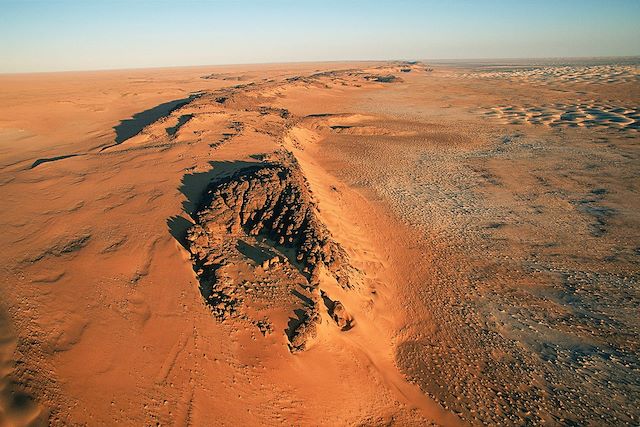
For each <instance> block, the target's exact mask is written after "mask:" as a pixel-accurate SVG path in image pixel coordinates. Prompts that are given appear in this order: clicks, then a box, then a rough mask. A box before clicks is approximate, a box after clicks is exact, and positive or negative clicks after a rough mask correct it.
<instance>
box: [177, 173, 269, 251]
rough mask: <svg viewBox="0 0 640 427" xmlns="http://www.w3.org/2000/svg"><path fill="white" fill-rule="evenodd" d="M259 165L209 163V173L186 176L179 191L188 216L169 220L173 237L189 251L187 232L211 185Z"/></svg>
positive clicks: (179, 216) (178, 216)
mask: <svg viewBox="0 0 640 427" xmlns="http://www.w3.org/2000/svg"><path fill="white" fill-rule="evenodd" d="M259 164H260V163H259V162H243V161H235V162H233V161H228V162H209V165H211V169H209V170H208V171H206V172H197V173H192V174H186V175H184V176H183V177H182V183H181V185H180V187H179V190H180V192H181V193H182V194H184V196H185V197H186V200H185V201H184V202H183V203H182V209H183V211H184V213H185V214H186V218H185V216H183V215H176V216H172V217H171V218H168V219H167V228H168V229H169V233H170V234H171V236H173V238H174V239H176V241H177V242H178V243H180V245H181V246H182V247H183V248H185V249H188V246H187V239H186V235H187V230H188V229H189V227H191V226H192V225H193V222H192V220H191V219H192V218H193V216H194V215H195V213H196V211H197V208H198V207H199V206H200V204H201V203H202V201H203V196H204V195H205V191H206V190H207V187H208V186H209V184H211V182H213V181H215V180H220V179H224V178H226V177H229V176H231V175H233V174H234V173H235V172H237V171H239V170H242V169H245V168H247V167H252V166H256V165H259Z"/></svg>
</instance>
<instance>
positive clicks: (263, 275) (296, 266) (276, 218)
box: [187, 156, 355, 352]
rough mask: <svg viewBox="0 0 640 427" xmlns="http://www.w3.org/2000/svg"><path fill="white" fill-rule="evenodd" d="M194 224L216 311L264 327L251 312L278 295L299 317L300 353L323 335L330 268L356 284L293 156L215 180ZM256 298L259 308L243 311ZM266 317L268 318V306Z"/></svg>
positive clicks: (193, 237) (208, 296)
mask: <svg viewBox="0 0 640 427" xmlns="http://www.w3.org/2000/svg"><path fill="white" fill-rule="evenodd" d="M194 221H195V224H194V225H193V226H192V227H191V228H190V229H189V230H188V232H187V241H188V248H189V251H190V252H191V254H192V258H193V261H194V270H195V271H196V273H197V274H198V277H199V280H200V286H201V292H202V295H203V297H204V298H205V301H206V303H207V304H208V305H209V306H210V307H211V310H212V312H213V314H214V315H215V316H216V317H218V318H219V319H221V320H224V319H226V318H228V317H230V316H233V315H238V316H240V317H242V318H245V319H246V320H250V321H252V322H253V323H255V324H256V325H258V323H259V322H263V323H264V319H257V318H256V319H253V318H251V317H252V315H248V314H243V313H245V312H246V313H249V312H250V313H254V314H253V315H254V316H255V312H256V310H255V307H256V306H260V303H259V301H257V300H259V299H260V298H262V299H263V300H264V302H265V305H266V301H267V300H271V302H270V305H271V306H272V307H273V301H274V300H275V301H276V305H277V304H281V305H282V308H283V309H288V310H291V311H293V312H294V314H296V316H297V318H296V317H292V318H290V322H289V324H288V325H287V327H286V331H285V332H286V335H287V338H288V339H289V348H290V349H291V351H292V352H295V351H299V350H303V349H305V348H306V347H307V344H308V341H309V340H311V339H313V338H315V337H316V336H317V331H316V329H317V327H318V325H319V324H320V323H321V320H322V319H321V316H320V308H319V307H321V306H322V304H320V301H321V300H320V289H319V287H320V283H321V274H322V270H324V271H325V272H326V273H328V275H329V276H331V277H333V278H334V279H335V281H336V282H337V283H338V284H339V285H340V286H341V287H342V288H344V289H349V288H352V287H353V284H352V281H351V278H352V276H353V273H354V272H355V270H354V269H353V267H351V266H350V264H349V259H348V256H347V254H346V252H345V251H344V249H343V248H342V247H341V246H340V245H339V244H338V243H337V242H336V241H335V240H333V238H332V236H331V233H330V232H329V230H328V229H327V227H326V226H325V225H324V223H323V222H322V221H321V220H320V219H319V217H318V208H317V206H316V204H315V203H314V201H313V197H312V195H311V192H310V190H309V187H308V184H307V182H306V179H305V177H304V175H303V174H302V172H301V170H300V168H299V167H298V165H297V163H296V162H295V159H293V158H291V157H286V156H285V158H284V159H283V160H278V161H274V162H263V163H257V164H256V165H254V166H249V167H245V168H243V169H240V170H239V171H237V172H235V173H234V174H232V175H231V176H229V177H226V178H223V179H221V180H218V181H216V182H213V183H211V184H210V185H209V187H208V188H207V190H206V192H205V194H204V197H203V200H202V203H201V204H200V207H199V209H198V210H197V212H196V213H195V214H194ZM276 294H278V295H280V297H278V296H277V295H276ZM292 295H293V298H292V297H291V296H292ZM248 299H251V300H253V302H252V303H251V304H250V305H251V308H250V309H247V310H243V304H244V303H245V302H247V301H248ZM287 301H289V303H287ZM248 305H249V304H247V306H248ZM263 314H264V315H265V316H266V317H268V316H269V314H268V310H265V311H264V313H263ZM328 314H329V317H328V318H330V317H331V316H332V315H334V314H335V313H328ZM339 325H340V327H341V328H342V326H344V325H342V324H340V323H339Z"/></svg>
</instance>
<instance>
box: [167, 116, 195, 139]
mask: <svg viewBox="0 0 640 427" xmlns="http://www.w3.org/2000/svg"><path fill="white" fill-rule="evenodd" d="M192 118H193V114H183V115H182V116H180V117H178V123H176V125H175V126H171V127H168V128H166V129H165V131H166V132H167V135H169V136H172V137H173V136H175V135H176V133H178V131H179V130H180V128H181V127H182V126H184V125H185V124H187V122H188V121H189V120H191V119H192Z"/></svg>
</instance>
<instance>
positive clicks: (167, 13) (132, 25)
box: [0, 0, 640, 72]
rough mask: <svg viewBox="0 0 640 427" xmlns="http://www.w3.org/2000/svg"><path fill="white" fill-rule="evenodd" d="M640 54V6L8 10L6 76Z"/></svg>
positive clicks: (585, 1)
mask: <svg viewBox="0 0 640 427" xmlns="http://www.w3.org/2000/svg"><path fill="white" fill-rule="evenodd" d="M639 54H640V0H626V1H625V0H607V1H605V0H599V1H595V0H580V1H578V0H552V1H550V0H537V1H528V0H485V1H481V0H475V1H474V0H457V1H456V0H450V1H444V0H440V1H430V0H423V1H419V0H395V1H392V0H384V1H383V0H380V1H375V0H369V1H365V0H343V1H338V0H325V1H323V0H313V1H305V0H270V1H269V0H264V1H260V0H235V1H234V0H226V1H223V0H209V1H207V0H180V1H178V0H174V1H169V0H129V1H125V0H48V1H41V0H0V72H19V71H49V70H82V69H109V68H133V67H153V66H178V65H206V64H236V63H260V62H285V61H315V60H345V59H353V60H360V59H437V58H451V59H453V58H523V57H558V56H621V55H639Z"/></svg>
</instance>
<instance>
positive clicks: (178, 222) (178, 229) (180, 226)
mask: <svg viewBox="0 0 640 427" xmlns="http://www.w3.org/2000/svg"><path fill="white" fill-rule="evenodd" d="M192 225H193V223H192V222H191V221H189V220H188V219H186V218H184V217H182V216H179V215H176V216H172V217H171V218H169V219H168V220H167V226H168V227H169V233H171V235H172V236H173V238H174V239H176V240H177V241H178V243H180V245H182V247H183V248H185V249H188V247H187V230H188V229H189V227H191V226H192Z"/></svg>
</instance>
